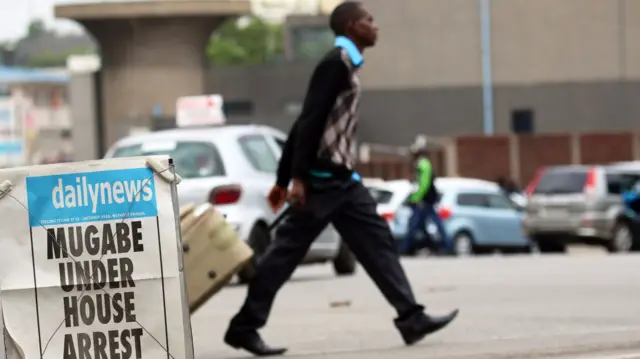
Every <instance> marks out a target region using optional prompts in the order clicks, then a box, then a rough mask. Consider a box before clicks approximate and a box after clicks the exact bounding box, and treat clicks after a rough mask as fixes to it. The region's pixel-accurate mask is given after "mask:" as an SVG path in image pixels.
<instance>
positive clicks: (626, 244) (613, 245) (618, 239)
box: [607, 220, 635, 253]
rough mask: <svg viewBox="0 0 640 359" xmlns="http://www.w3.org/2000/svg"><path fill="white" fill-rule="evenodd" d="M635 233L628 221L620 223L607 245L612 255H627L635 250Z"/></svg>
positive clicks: (614, 228) (615, 227)
mask: <svg viewBox="0 0 640 359" xmlns="http://www.w3.org/2000/svg"><path fill="white" fill-rule="evenodd" d="M634 247H635V246H634V238H633V232H632V231H631V228H630V226H629V223H628V222H627V221H624V220H622V221H618V222H617V223H616V225H615V226H614V227H613V233H612V236H611V240H610V241H609V243H608V245H607V250H609V252H610V253H627V252H631V251H632V250H633V249H634Z"/></svg>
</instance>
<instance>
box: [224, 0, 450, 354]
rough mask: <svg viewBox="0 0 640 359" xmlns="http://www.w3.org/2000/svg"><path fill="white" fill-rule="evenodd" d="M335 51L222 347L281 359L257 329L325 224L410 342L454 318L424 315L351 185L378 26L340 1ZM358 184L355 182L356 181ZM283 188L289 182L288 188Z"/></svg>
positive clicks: (366, 202) (284, 168) (363, 197)
mask: <svg viewBox="0 0 640 359" xmlns="http://www.w3.org/2000/svg"><path fill="white" fill-rule="evenodd" d="M330 26H331V29H332V30H333V32H334V33H335V35H336V41H335V48H334V49H332V50H331V51H329V52H328V53H327V54H326V55H325V56H324V58H323V59H322V60H321V61H320V63H319V64H318V65H317V67H316V68H315V70H314V72H313V75H312V76H311V81H310V84H309V88H308V91H307V95H306V98H305V101H304V104H303V109H302V112H301V114H300V117H299V118H298V120H297V121H296V123H295V124H294V125H293V126H292V129H291V131H290V134H289V138H288V139H287V143H286V144H285V147H284V152H283V154H282V157H281V159H280V165H279V168H278V179H277V182H276V185H275V186H274V187H273V189H272V190H271V192H270V193H269V196H268V199H269V202H270V204H271V206H272V207H273V208H274V209H276V210H277V209H279V208H280V207H281V206H282V205H283V204H284V202H285V200H288V201H289V202H290V203H292V205H293V206H294V207H293V209H292V212H291V214H290V216H289V217H288V218H287V219H286V220H285V222H284V223H283V224H282V225H281V226H280V227H279V228H278V230H277V233H276V236H275V239H274V241H273V243H272V244H271V246H270V247H269V248H268V249H267V251H266V253H265V254H264V256H263V257H262V259H261V261H260V262H259V263H258V266H257V268H256V275H255V276H254V277H253V278H252V280H251V281H250V282H249V286H248V292H247V298H246V300H245V302H244V304H243V306H242V308H241V309H240V311H239V312H238V313H237V314H236V315H235V317H234V318H233V319H232V320H231V323H230V325H229V328H228V330H227V333H226V334H225V338H224V339H225V342H226V343H227V344H228V345H230V346H232V347H234V348H238V349H244V350H247V351H249V352H251V353H253V354H255V355H257V356H269V355H280V354H283V353H284V352H286V349H285V348H273V347H270V346H268V345H267V344H265V343H264V342H263V341H262V339H261V337H260V335H259V334H258V329H260V328H262V327H263V326H264V325H265V324H266V322H267V319H268V316H269V312H270V311H271V307H272V305H273V300H274V297H275V296H276V293H277V292H278V290H279V289H280V288H281V287H282V285H283V284H284V283H285V282H286V281H287V280H288V279H289V278H290V277H291V274H292V273H293V271H294V270H295V268H296V267H297V266H298V264H299V263H300V261H301V260H302V259H303V258H304V256H305V254H306V253H307V251H308V249H309V247H310V246H311V244H312V242H313V241H314V240H315V238H316V237H317V236H318V235H319V234H320V232H321V231H322V230H323V229H324V228H325V227H326V226H327V225H328V224H329V223H332V224H333V226H334V227H335V228H336V229H337V230H338V232H339V233H340V235H341V237H342V239H343V240H344V241H346V243H347V244H348V246H349V248H350V249H351V250H352V251H353V253H354V254H355V256H356V257H357V259H358V261H359V262H360V263H361V264H362V266H363V267H364V269H365V270H366V272H367V273H368V274H369V276H370V277H371V278H372V279H373V281H374V282H375V284H376V286H377V287H378V288H379V289H380V291H381V292H382V293H383V295H384V296H385V297H386V299H387V300H388V301H389V303H390V304H391V305H392V306H393V307H394V308H395V309H396V311H397V313H398V317H397V318H396V319H395V325H396V327H397V328H398V330H399V331H400V334H401V336H402V338H403V340H404V342H405V343H406V344H407V345H411V344H414V343H416V342H417V341H419V340H421V339H422V338H424V337H425V336H426V335H428V334H430V333H433V332H435V331H437V330H439V329H442V328H443V327H445V326H446V325H447V324H449V323H450V322H451V321H452V320H453V319H454V318H455V317H456V315H457V313H458V311H457V310H455V311H453V312H452V313H450V314H449V315H447V316H444V317H433V316H428V315H426V314H425V313H424V307H423V306H421V305H419V304H418V303H417V302H416V300H415V298H414V296H413V292H412V290H411V287H410V285H409V283H408V281H407V278H406V276H405V273H404V271H403V269H402V267H401V265H400V261H399V258H398V254H397V251H396V249H395V247H394V242H393V239H392V236H391V232H390V230H389V227H388V226H387V223H386V222H385V221H384V219H382V218H381V217H380V216H379V215H378V214H377V213H376V203H375V202H374V200H373V198H372V197H371V195H370V194H369V191H368V190H367V189H366V188H365V187H364V186H363V184H362V183H361V182H360V181H358V180H357V179H356V178H354V171H353V166H354V163H355V148H354V147H355V146H354V139H355V129H356V126H357V109H358V102H359V100H360V84H359V81H358V78H357V76H356V74H357V70H358V69H359V68H360V66H362V64H363V57H362V52H363V50H364V49H366V48H368V47H371V46H373V45H374V44H375V42H376V39H377V33H378V29H377V27H376V26H375V25H374V23H373V18H372V16H371V15H370V14H369V13H368V12H367V11H366V10H365V9H364V8H363V7H362V5H361V4H360V3H359V2H354V1H346V2H343V3H341V4H340V5H338V6H337V7H336V9H335V10H334V11H333V13H332V14H331V16H330ZM356 177H357V176H356ZM289 182H293V184H292V187H291V190H290V191H287V187H288V185H289Z"/></svg>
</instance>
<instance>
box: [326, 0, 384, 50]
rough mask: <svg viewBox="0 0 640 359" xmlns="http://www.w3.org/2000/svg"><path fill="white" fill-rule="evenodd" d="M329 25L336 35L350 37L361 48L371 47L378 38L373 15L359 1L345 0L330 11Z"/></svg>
mask: <svg viewBox="0 0 640 359" xmlns="http://www.w3.org/2000/svg"><path fill="white" fill-rule="evenodd" d="M329 26H330V27H331V30H332V31H333V33H334V34H335V35H336V36H345V37H348V38H349V39H351V41H353V42H354V44H355V45H356V46H358V47H359V48H361V49H364V48H367V47H372V46H374V45H375V44H376V40H377V39H378V27H377V26H376V25H375V24H374V22H373V16H371V14H369V12H368V11H367V10H365V8H364V7H363V6H362V3H360V2H359V1H351V0H347V1H345V2H343V3H341V4H340V5H338V6H336V8H335V9H334V10H333V12H332V13H331V16H330V18H329Z"/></svg>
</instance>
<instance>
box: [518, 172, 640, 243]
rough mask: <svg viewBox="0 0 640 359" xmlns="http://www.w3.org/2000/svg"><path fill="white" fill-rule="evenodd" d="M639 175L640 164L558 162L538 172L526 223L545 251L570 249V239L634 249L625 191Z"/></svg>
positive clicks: (529, 202)
mask: <svg viewBox="0 0 640 359" xmlns="http://www.w3.org/2000/svg"><path fill="white" fill-rule="evenodd" d="M639 179H640V167H638V166H629V165H628V164H613V165H608V166H554V167H547V168H544V169H542V170H540V171H539V173H538V175H537V176H536V178H535V179H534V180H533V181H532V183H531V184H530V186H529V188H528V189H527V191H528V196H529V198H528V202H527V205H526V216H525V219H524V221H523V228H524V230H525V231H526V232H527V233H528V234H529V236H530V238H531V239H532V240H533V241H535V242H536V243H537V245H538V247H539V249H540V251H541V252H550V253H553V252H555V253H560V252H565V251H566V245H567V244H568V243H572V242H577V243H583V244H594V245H602V246H604V247H605V248H607V249H608V250H609V251H610V252H628V251H630V250H632V249H633V247H634V244H633V241H634V239H633V235H632V233H633V231H632V230H631V228H630V226H631V223H630V222H629V219H628V218H627V217H626V216H625V214H624V210H623V203H622V192H623V191H624V189H625V188H628V187H629V186H630V185H631V184H633V183H636V182H637V181H638V180H639Z"/></svg>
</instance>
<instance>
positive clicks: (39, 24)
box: [27, 19, 47, 37]
mask: <svg viewBox="0 0 640 359" xmlns="http://www.w3.org/2000/svg"><path fill="white" fill-rule="evenodd" d="M45 32H47V27H46V26H45V24H44V21H42V20H40V19H36V20H32V21H31V22H30V23H29V28H28V30H27V37H36V36H38V35H40V34H43V33H45Z"/></svg>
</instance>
